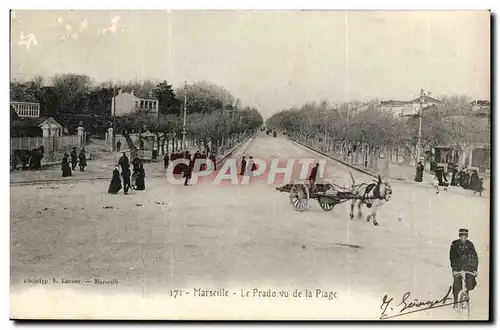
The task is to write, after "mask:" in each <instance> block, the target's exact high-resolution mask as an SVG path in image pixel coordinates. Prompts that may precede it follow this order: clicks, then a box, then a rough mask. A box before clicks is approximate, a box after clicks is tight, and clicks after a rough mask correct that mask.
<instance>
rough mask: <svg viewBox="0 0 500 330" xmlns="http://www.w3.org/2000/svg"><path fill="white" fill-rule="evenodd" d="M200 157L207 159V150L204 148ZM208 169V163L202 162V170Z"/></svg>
mask: <svg viewBox="0 0 500 330" xmlns="http://www.w3.org/2000/svg"><path fill="white" fill-rule="evenodd" d="M200 159H205V160H206V159H207V154H206V152H205V150H203V152H202V153H201V156H200ZM206 169H207V164H206V163H202V164H201V166H200V171H205V170H206Z"/></svg>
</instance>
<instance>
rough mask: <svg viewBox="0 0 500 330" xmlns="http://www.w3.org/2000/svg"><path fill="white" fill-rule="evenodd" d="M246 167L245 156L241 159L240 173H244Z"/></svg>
mask: <svg viewBox="0 0 500 330" xmlns="http://www.w3.org/2000/svg"><path fill="white" fill-rule="evenodd" d="M246 168H247V159H246V157H245V156H243V158H242V159H241V168H240V175H242V176H243V175H245V170H246Z"/></svg>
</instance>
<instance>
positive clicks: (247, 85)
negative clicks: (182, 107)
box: [11, 10, 490, 118]
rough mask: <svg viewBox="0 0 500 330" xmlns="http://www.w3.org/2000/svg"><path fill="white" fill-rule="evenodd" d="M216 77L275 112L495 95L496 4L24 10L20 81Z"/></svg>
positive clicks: (16, 45)
mask: <svg viewBox="0 0 500 330" xmlns="http://www.w3.org/2000/svg"><path fill="white" fill-rule="evenodd" d="M60 73H81V74H87V75H89V76H91V77H92V78H93V79H94V81H95V82H97V83H98V82H102V81H130V80H137V79H139V80H142V79H154V80H167V81H168V82H169V83H170V84H173V85H174V87H180V86H182V84H183V82H184V81H185V80H187V81H188V83H192V82H196V81H201V80H207V81H211V82H213V83H216V84H219V85H222V86H224V87H225V88H226V89H228V90H229V91H230V92H231V93H232V94H233V95H234V96H235V97H238V98H240V99H241V101H242V102H243V104H245V105H250V106H256V107H257V108H258V109H259V111H260V112H261V114H262V115H263V116H264V117H265V118H267V117H269V116H270V115H272V114H273V113H275V112H277V111H280V110H282V109H285V108H289V107H292V106H300V105H302V104H303V103H305V102H308V101H321V100H329V101H330V102H332V103H335V102H343V101H347V100H359V101H368V100H371V99H375V98H378V99H381V100H388V99H395V100H409V99H412V98H414V97H415V96H416V95H417V94H418V93H419V92H420V89H421V88H423V89H424V90H425V91H430V92H431V93H432V95H435V96H439V95H442V94H466V95H469V96H471V97H472V98H474V99H489V96H490V13H489V12H487V11H427V12H426V11H404V12H403V11H167V10H163V11H138V10H134V11H89V10H80V11H27V10H20V11H13V12H12V13H11V79H18V80H27V79H30V78H32V77H33V76H38V75H41V76H44V77H51V76H53V75H55V74H60Z"/></svg>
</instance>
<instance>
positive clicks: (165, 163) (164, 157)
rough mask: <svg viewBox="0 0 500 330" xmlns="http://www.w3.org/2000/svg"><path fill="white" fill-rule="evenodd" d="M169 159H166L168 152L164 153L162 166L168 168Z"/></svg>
mask: <svg viewBox="0 0 500 330" xmlns="http://www.w3.org/2000/svg"><path fill="white" fill-rule="evenodd" d="M169 161H170V160H169V159H168V154H165V156H163V167H164V168H168V163H169Z"/></svg>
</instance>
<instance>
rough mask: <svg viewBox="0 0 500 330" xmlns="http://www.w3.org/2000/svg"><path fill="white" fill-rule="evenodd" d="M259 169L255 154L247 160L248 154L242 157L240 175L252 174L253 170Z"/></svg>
mask: <svg viewBox="0 0 500 330" xmlns="http://www.w3.org/2000/svg"><path fill="white" fill-rule="evenodd" d="M256 169H257V164H255V162H254V160H253V156H250V157H249V158H248V161H247V158H246V156H243V158H241V167H240V175H242V176H243V175H248V176H249V175H250V174H251V173H252V172H253V171H255V170H256Z"/></svg>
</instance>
